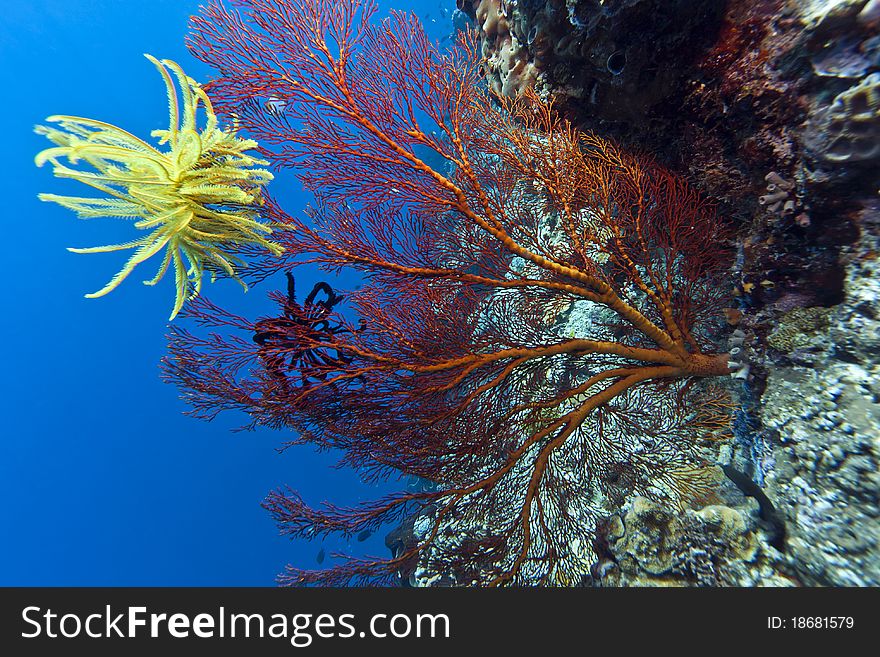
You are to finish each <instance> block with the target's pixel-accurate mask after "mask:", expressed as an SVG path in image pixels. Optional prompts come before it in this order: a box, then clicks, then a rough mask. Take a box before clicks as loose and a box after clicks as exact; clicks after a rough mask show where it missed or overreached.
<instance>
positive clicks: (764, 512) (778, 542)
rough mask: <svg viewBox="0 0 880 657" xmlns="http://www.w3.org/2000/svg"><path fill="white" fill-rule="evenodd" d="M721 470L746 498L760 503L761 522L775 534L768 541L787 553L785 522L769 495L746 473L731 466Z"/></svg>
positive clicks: (723, 467)
mask: <svg viewBox="0 0 880 657" xmlns="http://www.w3.org/2000/svg"><path fill="white" fill-rule="evenodd" d="M721 469H722V470H723V471H724V474H725V475H726V476H727V478H728V479H730V481H732V482H733V483H734V485H735V486H736V487H737V488H739V490H740V492H741V493H742V494H743V495H745V496H746V497H753V498H755V500H757V502H758V510H759V513H760V515H761V520H763V521H764V522H766V523H767V524H769V525H770V526H771V527H772V528H773V534H772V535H771V536H770V538H769V539H768V542H769V543H770V545H772V546H773V547H775V548H776V549H777V550H779V551H780V552H785V538H786V536H785V534H786V528H785V520H784V519H783V518H782V516H781V515H779V512H778V511H777V510H776V508H775V507H774V506H773V503H772V502H771V501H770V499H769V498H768V497H767V494H766V493H764V491H763V490H761V487H760V486H758V484H756V483H755V482H754V481H752V478H751V477H749V476H748V475H747V474H745V473H744V472H740V471H739V470H737V469H736V468H734V467H733V466H730V465H722V466H721Z"/></svg>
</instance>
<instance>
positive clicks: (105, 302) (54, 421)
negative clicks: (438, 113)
mask: <svg viewBox="0 0 880 657" xmlns="http://www.w3.org/2000/svg"><path fill="white" fill-rule="evenodd" d="M199 4H201V3H200V2H196V1H188V0H149V1H139V0H30V1H29V2H22V3H5V4H4V6H3V8H2V20H0V62H2V66H0V84H2V88H3V89H5V90H6V91H5V92H4V97H5V98H6V100H5V101H4V103H3V105H2V109H0V112H2V116H3V126H4V128H5V130H6V133H5V134H6V139H7V142H6V144H7V146H10V148H9V149H8V150H7V155H9V157H7V158H6V160H5V167H4V171H5V174H6V176H7V178H6V181H5V184H4V189H5V190H6V199H5V204H4V206H5V207H4V213H3V215H4V216H3V219H2V221H3V225H4V230H3V240H2V243H0V252H2V255H0V258H2V262H3V278H4V288H5V297H6V302H5V309H4V312H3V321H2V322H0V336H2V337H0V339H2V343H3V344H4V345H5V346H6V347H5V355H6V359H5V367H6V375H5V376H4V377H3V378H2V379H0V386H2V390H0V399H2V411H3V417H2V419H3V421H2V430H0V432H2V439H0V537H2V540H0V585H5V586H13V585H21V586H43V585H46V586H49V585H59V586H61V585H63V586H67V585H95V586H126V585H133V586H153V585H156V586H160V585H183V586H190V585H193V586H195V585H203V586H212V585H217V586H220V585H231V586H271V585H273V583H274V578H275V575H276V574H277V573H279V572H280V571H281V570H282V569H283V567H284V565H285V564H287V563H295V564H297V565H299V566H305V567H318V565H317V563H316V555H317V554H318V552H319V550H320V549H321V547H322V546H321V544H319V543H317V542H315V543H307V542H291V541H289V540H288V539H286V538H284V537H280V536H278V532H277V530H276V528H275V526H274V524H273V523H272V521H271V519H270V517H269V515H268V513H266V512H265V511H264V510H263V509H262V508H261V507H260V502H261V500H262V499H263V498H264V497H265V495H266V493H268V492H269V491H270V490H271V489H273V488H276V487H279V486H281V485H284V484H289V485H290V486H292V487H293V488H295V489H296V490H298V491H299V492H300V493H301V494H302V495H303V496H304V497H305V499H306V500H307V501H308V502H310V503H318V502H321V501H323V500H325V499H333V500H334V501H336V502H340V503H356V502H357V501H359V500H361V499H372V498H375V497H376V494H377V492H381V490H380V489H377V488H375V487H373V486H366V485H364V484H362V483H361V482H360V481H359V480H358V478H357V476H356V474H355V473H353V472H351V471H348V470H337V469H333V468H332V465H333V464H334V463H335V462H336V457H335V456H334V455H333V454H315V453H314V452H313V451H312V450H311V449H310V448H307V447H301V448H295V449H291V450H288V451H286V452H284V453H283V454H278V453H277V452H276V447H279V446H280V445H281V443H282V442H283V441H284V439H285V437H284V435H283V434H281V433H277V432H270V431H265V430H260V431H257V432H252V433H248V432H240V433H234V432H232V429H234V428H236V427H238V426H241V425H242V424H244V423H245V418H244V417H243V416H235V415H233V414H223V415H221V416H220V417H218V418H217V419H216V420H215V421H213V422H211V423H206V422H203V421H200V420H196V419H194V418H190V417H187V416H185V415H184V414H183V413H184V411H185V410H186V406H185V404H184V403H183V402H182V401H180V400H179V399H178V390H177V389H176V388H175V387H174V386H172V385H169V384H166V383H163V382H162V381H161V380H160V377H159V367H158V364H159V361H160V359H161V358H162V356H163V354H164V352H165V333H166V324H167V322H166V320H167V317H168V315H169V313H170V310H171V307H172V303H173V298H174V291H173V276H166V278H165V279H164V280H163V281H162V283H161V284H160V285H159V286H157V287H155V288H149V287H146V286H143V285H141V284H140V281H141V280H144V279H147V278H150V277H152V275H153V273H154V272H155V268H156V267H158V264H159V261H158V260H156V262H155V263H152V262H148V263H145V265H142V266H141V268H139V270H138V271H137V272H135V273H134V274H133V275H132V276H131V277H130V278H129V279H128V280H126V281H125V283H123V284H122V286H120V288H118V289H117V290H115V291H114V292H113V293H111V294H109V295H108V296H105V297H103V298H101V299H92V300H90V299H84V298H83V294H85V293H88V292H93V291H95V290H97V289H99V288H100V287H101V286H103V285H104V283H105V282H106V281H107V280H109V279H110V277H111V276H112V275H113V274H114V273H115V272H116V271H117V270H118V269H119V267H120V266H121V264H122V262H124V260H125V259H126V258H127V257H128V253H127V252H126V253H121V254H120V253H117V254H87V255H82V254H74V253H70V252H68V251H66V250H65V249H66V247H68V246H78V247H84V246H97V245H102V244H111V243H116V242H119V241H125V240H127V239H131V238H132V237H133V234H134V233H135V232H136V231H135V230H134V229H133V228H131V226H130V225H128V224H127V223H126V222H124V221H120V220H115V219H104V220H101V219H97V220H92V221H89V222H87V221H82V220H79V219H77V218H76V217H75V215H74V214H73V213H72V212H70V211H68V210H66V209H64V208H61V207H60V206H57V205H55V204H50V203H42V202H40V201H38V200H37V194H38V193H39V192H52V193H58V194H74V195H87V194H88V191H89V190H87V189H86V188H85V187H84V186H83V185H80V184H79V183H75V182H72V181H62V180H58V179H56V178H54V177H53V176H52V174H51V168H50V166H48V165H46V166H44V168H43V169H37V168H36V167H35V166H34V163H33V158H34V155H35V154H36V153H37V152H38V151H39V150H41V149H43V148H46V147H47V146H49V145H50V143H49V142H48V140H46V139H45V138H44V137H41V136H39V135H36V134H34V133H33V126H34V125H35V124H38V123H41V122H43V120H44V119H45V117H47V116H49V115H51V114H70V115H75V116H84V117H89V118H94V119H100V120H102V121H106V122H108V123H112V124H115V125H118V126H120V127H123V128H125V129H127V130H128V131H130V132H132V133H134V134H136V135H138V136H141V137H142V138H149V133H150V131H152V130H154V129H157V128H162V127H165V126H166V125H167V106H166V101H165V92H164V86H163V84H162V81H161V78H160V76H159V75H158V73H157V72H156V70H155V68H154V67H153V66H152V65H151V64H150V63H149V62H148V61H147V60H146V59H145V58H144V57H143V53H150V54H152V55H154V56H156V57H158V58H160V59H161V58H168V59H173V60H175V61H176V62H178V63H179V64H180V65H181V66H182V67H183V69H184V71H186V73H187V74H188V75H190V76H191V77H193V78H195V79H196V80H198V81H200V82H206V81H207V80H208V79H209V76H210V73H211V72H210V71H209V69H208V67H207V66H205V65H204V64H202V63H200V62H198V61H196V60H195V59H194V58H193V57H192V56H190V54H189V53H188V52H187V50H186V47H185V45H184V37H185V35H186V32H187V20H188V18H189V16H190V15H191V14H193V13H195V12H196V10H197V8H198V6H199ZM380 6H381V10H380V15H384V14H385V13H386V10H387V9H388V8H389V7H396V8H403V9H409V10H413V11H415V12H416V13H417V14H418V15H420V16H421V17H422V18H423V20H424V21H425V23H426V25H427V27H428V30H429V33H430V34H431V35H432V36H434V37H435V38H439V37H441V36H443V35H445V34H447V33H448V32H449V31H451V20H450V19H449V18H448V15H447V17H445V18H444V17H441V14H440V11H439V9H440V7H441V6H442V7H443V8H445V9H446V10H451V9H454V3H453V2H451V0H449V2H445V3H442V4H441V3H440V2H439V0H418V1H416V2H406V3H405V2H388V1H385V2H382V3H380ZM269 190H270V192H271V193H272V194H273V195H275V196H276V197H278V198H279V199H280V200H281V201H282V203H283V205H284V206H285V208H286V209H287V210H288V211H289V212H291V213H292V214H293V213H296V212H297V211H298V209H300V208H302V207H303V206H304V205H305V204H306V202H307V201H308V200H309V199H308V196H306V195H305V194H303V193H302V192H301V191H300V189H299V183H298V182H297V181H296V179H295V177H294V175H293V173H292V172H290V171H284V172H276V179H275V181H274V182H273V183H272V184H271V185H270V187H269ZM310 274H311V275H312V276H314V277H313V278H311V279H309V278H308V275H307V273H306V271H305V270H302V272H301V273H300V274H298V276H297V291H298V295H299V298H300V299H301V298H302V297H303V296H304V295H305V294H307V293H308V291H309V290H310V289H311V286H312V285H313V284H314V282H315V281H316V280H320V279H321V278H323V277H320V276H319V275H317V274H315V273H314V272H310ZM327 280H328V281H329V282H331V284H334V286H335V285H336V283H334V280H333V279H327ZM267 283H268V285H267V284H264V285H261V286H258V287H256V288H253V289H252V290H251V291H250V292H249V293H248V294H247V295H243V294H242V293H241V288H240V287H239V286H238V285H237V284H236V283H234V282H231V281H222V282H219V283H217V284H214V285H210V284H207V283H206V286H205V288H204V289H203V291H204V293H205V294H207V295H208V296H209V297H210V298H211V299H213V300H215V301H217V302H218V303H219V304H220V305H221V306H223V307H226V308H229V309H231V310H233V311H234V312H236V313H239V314H243V315H246V316H251V317H256V316H259V315H262V314H266V313H269V312H271V306H270V305H269V304H268V302H267V300H266V293H267V292H268V291H269V290H270V289H272V287H277V288H279V289H283V287H284V280H283V278H282V279H281V280H278V281H274V282H273V281H268V282H267ZM344 285H345V282H344V281H343V283H342V287H344ZM176 321H180V320H176ZM401 485H403V484H402V483H400V482H390V483H389V484H388V485H387V486H386V487H385V488H387V490H389V491H390V490H396V489H398V488H399V487H400V486H401ZM390 529H391V527H389V528H387V530H390ZM387 530H386V531H382V532H378V533H377V534H376V535H374V536H372V537H370V538H369V539H368V540H366V541H364V542H362V543H360V542H357V541H356V540H352V542H351V544H350V545H348V546H347V545H346V544H345V542H344V541H343V542H341V543H338V542H334V541H327V542H325V543H324V549H325V551H326V553H327V555H328V557H327V561H325V562H324V564H323V565H324V566H327V565H329V563H330V554H331V553H332V552H333V551H335V550H337V549H341V550H350V551H351V553H353V554H356V555H364V554H374V555H381V556H385V555H387V549H386V548H385V546H384V535H385V533H387Z"/></svg>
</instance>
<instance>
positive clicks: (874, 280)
mask: <svg viewBox="0 0 880 657" xmlns="http://www.w3.org/2000/svg"><path fill="white" fill-rule="evenodd" d="M458 5H459V9H460V10H461V11H462V12H463V13H464V14H466V15H467V16H469V17H470V19H471V20H472V22H473V23H474V24H475V25H476V26H477V27H478V29H479V30H480V33H481V38H482V48H483V54H484V56H485V58H486V61H485V73H486V77H487V80H488V83H489V84H490V86H491V87H492V88H493V89H494V90H495V91H497V92H498V93H500V94H502V95H506V96H510V95H515V94H517V93H520V92H521V91H522V90H523V89H525V88H526V87H534V88H535V89H536V90H537V91H538V92H539V94H540V95H541V96H542V97H543V98H545V99H552V100H553V101H554V102H555V103H556V105H557V107H559V108H560V109H562V110H563V111H564V113H565V114H566V115H567V116H568V117H569V118H570V119H571V120H573V121H574V122H576V123H577V124H578V125H579V126H580V127H581V128H583V129H587V130H593V131H595V132H597V133H599V134H602V135H603V136H609V137H613V138H615V139H616V140H618V141H620V142H621V143H623V144H624V145H625V146H626V147H628V148H631V149H636V150H639V151H642V152H649V153H652V154H653V155H654V156H655V157H656V158H657V159H658V160H659V161H660V162H661V163H662V164H664V165H665V166H667V167H670V168H672V169H673V170H676V171H677V172H679V173H681V174H684V175H685V176H687V177H688V178H689V180H691V181H692V182H693V183H694V184H695V185H696V186H697V187H699V188H700V189H701V190H702V191H703V192H704V193H705V194H707V195H708V196H710V197H712V198H714V199H715V200H716V201H717V203H718V205H719V209H720V210H721V211H722V212H723V213H724V214H725V216H727V217H728V218H729V220H730V221H731V223H732V224H733V225H734V227H735V228H736V230H737V235H738V237H737V246H738V249H739V257H738V261H737V265H736V270H735V272H734V277H733V279H732V281H733V283H732V284H733V285H734V287H735V294H736V295H737V297H736V299H737V300H736V303H735V304H733V307H731V308H729V309H728V311H727V315H726V318H727V322H728V324H729V327H728V329H729V331H730V333H731V342H730V345H731V347H732V349H731V353H732V354H734V356H732V359H735V362H732V367H733V368H734V369H735V372H734V376H733V377H732V378H731V381H730V383H729V385H730V388H731V389H732V390H733V392H734V394H735V398H736V401H737V405H738V410H737V412H736V420H735V422H734V425H733V433H734V439H733V440H732V441H731V442H730V443H729V444H728V445H727V446H726V447H724V448H722V449H721V450H720V451H719V452H718V454H717V459H718V462H719V463H720V464H722V465H726V466H729V467H731V468H733V470H731V472H734V473H740V474H741V475H742V479H743V481H747V482H748V484H750V485H751V486H753V487H754V490H753V489H750V488H749V487H748V486H745V487H744V486H743V485H742V481H741V482H740V484H737V485H734V483H733V482H732V481H731V482H728V483H727V484H725V486H724V487H723V489H722V492H721V495H720V499H719V500H716V502H717V504H713V505H710V506H707V507H704V508H702V509H692V510H687V511H683V512H679V513H677V512H674V511H670V510H669V509H660V508H656V507H655V506H653V505H652V504H651V503H650V502H648V501H647V500H644V499H642V498H635V499H630V500H628V501H627V502H626V503H625V505H624V506H623V507H622V508H621V509H620V512H619V514H617V515H614V516H612V517H610V518H609V519H608V520H607V523H606V524H605V525H604V526H603V527H602V528H601V531H600V532H599V533H598V536H599V538H598V539H597V540H596V544H595V545H593V546H592V553H593V554H595V555H598V560H597V561H596V562H595V563H593V564H592V567H591V568H590V572H589V573H587V572H585V573H584V577H583V580H582V583H584V584H592V585H605V584H610V585H770V586H780V585H835V586H836V585H872V586H877V585H880V545H878V538H880V519H878V515H880V508H878V501H880V476H878V453H880V402H878V400H880V383H878V381H880V282H878V281H880V263H878V254H880V198H878V189H880V166H878V160H880V2H877V0H790V1H787V0H727V1H721V0H719V1H714V0H708V1H706V2H690V1H678V0H665V1H661V0H459V2H458ZM733 478H734V479H735V478H736V477H733ZM743 491H745V492H743ZM756 491H757V492H756ZM768 508H769V510H768ZM436 579H437V575H436V574H435V575H434V580H436ZM430 580H431V577H430V576H429V574H428V575H425V574H424V573H423V577H422V579H421V582H416V581H414V583H422V584H424V583H426V582H428V581H430Z"/></svg>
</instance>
